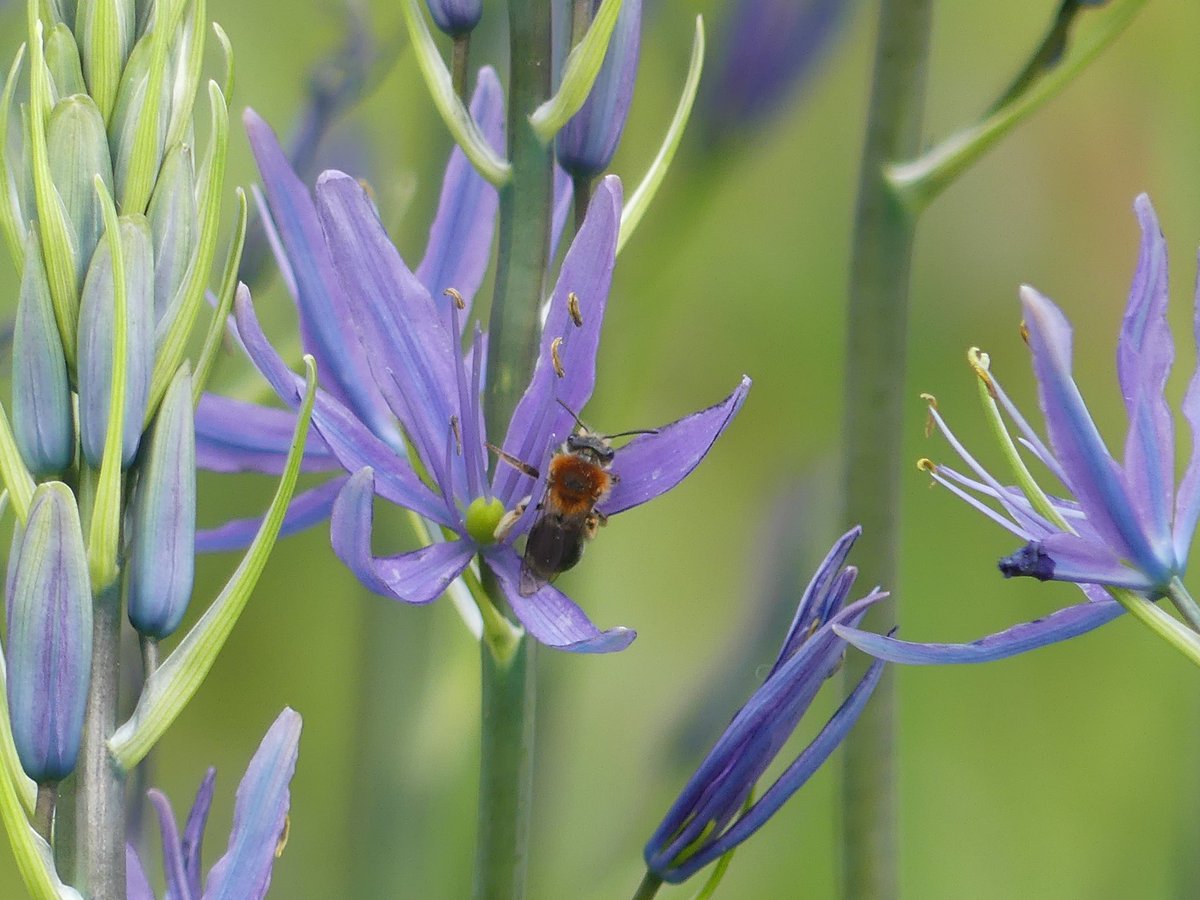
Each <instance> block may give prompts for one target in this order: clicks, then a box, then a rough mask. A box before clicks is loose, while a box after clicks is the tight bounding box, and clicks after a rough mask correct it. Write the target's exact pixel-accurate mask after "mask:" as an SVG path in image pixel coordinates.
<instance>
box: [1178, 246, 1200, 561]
mask: <svg viewBox="0 0 1200 900" xmlns="http://www.w3.org/2000/svg"><path fill="white" fill-rule="evenodd" d="M1193 309H1194V312H1193V323H1192V329H1193V332H1194V335H1195V341H1196V346H1197V348H1200V259H1198V260H1197V263H1196V300H1195V305H1194V307H1193ZM1183 414H1184V416H1185V417H1186V418H1187V420H1188V425H1190V426H1191V431H1192V455H1191V457H1190V458H1189V459H1188V464H1187V470H1186V471H1185V472H1184V475H1183V479H1182V480H1181V481H1180V483H1179V491H1178V493H1177V494H1176V496H1175V534H1174V544H1175V559H1176V560H1178V561H1179V563H1180V569H1181V571H1182V568H1183V563H1184V561H1185V560H1186V559H1187V557H1188V550H1190V549H1191V546H1192V536H1193V535H1194V534H1195V533H1196V522H1197V519H1200V362H1198V363H1197V365H1196V370H1195V371H1194V372H1193V373H1192V378H1191V381H1189V382H1188V388H1187V393H1186V394H1185V395H1184V398H1183Z"/></svg>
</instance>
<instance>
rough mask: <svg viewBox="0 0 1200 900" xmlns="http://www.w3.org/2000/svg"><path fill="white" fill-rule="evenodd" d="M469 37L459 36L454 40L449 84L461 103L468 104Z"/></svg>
mask: <svg viewBox="0 0 1200 900" xmlns="http://www.w3.org/2000/svg"><path fill="white" fill-rule="evenodd" d="M470 60H471V35H469V34H460V35H458V36H457V37H455V38H454V43H453V45H452V46H451V48H450V83H451V84H453V85H454V93H456V94H458V99H459V100H461V101H462V102H463V103H469V102H470V99H471V98H470V97H469V96H468V94H467V92H468V90H469V87H470V85H469V84H468V80H469V77H470Z"/></svg>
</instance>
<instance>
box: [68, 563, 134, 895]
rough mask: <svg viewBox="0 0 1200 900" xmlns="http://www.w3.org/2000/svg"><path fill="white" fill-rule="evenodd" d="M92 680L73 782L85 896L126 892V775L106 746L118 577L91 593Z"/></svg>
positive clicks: (116, 651) (113, 699)
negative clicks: (76, 781) (92, 599)
mask: <svg viewBox="0 0 1200 900" xmlns="http://www.w3.org/2000/svg"><path fill="white" fill-rule="evenodd" d="M92 621H93V626H92V683H91V687H90V689H89V692H88V703H87V716H86V719H85V720H84V726H83V745H82V747H81V749H80V759H79V768H78V770H77V775H78V779H79V781H78V784H77V786H76V798H75V804H76V805H75V814H76V820H75V824H76V833H75V847H76V850H75V852H76V864H77V867H78V868H77V872H76V884H75V886H76V887H77V888H79V889H80V890H81V891H82V892H83V894H84V896H85V897H88V898H90V900H123V898H124V897H125V776H124V773H123V772H121V771H120V770H119V769H118V767H117V765H116V763H115V761H114V760H113V758H112V756H111V755H110V754H109V752H108V739H109V737H111V736H112V733H113V732H114V731H116V729H117V696H118V688H119V685H120V676H121V581H120V579H117V580H116V581H114V582H113V583H112V584H111V585H109V586H108V587H107V588H105V589H104V590H103V591H101V592H100V593H99V594H97V595H96V597H95V598H94V608H93V613H92Z"/></svg>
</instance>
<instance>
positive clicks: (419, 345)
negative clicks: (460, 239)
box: [317, 172, 464, 484]
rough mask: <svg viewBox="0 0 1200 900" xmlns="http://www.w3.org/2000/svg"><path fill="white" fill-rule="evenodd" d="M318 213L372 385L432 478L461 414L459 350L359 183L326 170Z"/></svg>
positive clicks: (320, 189) (320, 183)
mask: <svg viewBox="0 0 1200 900" xmlns="http://www.w3.org/2000/svg"><path fill="white" fill-rule="evenodd" d="M317 209H318V212H319V214H320V216H321V225H322V227H323V228H324V230H325V239H326V241H327V242H328V243H329V248H330V251H331V252H332V254H333V260H334V265H335V266H336V268H337V271H338V273H339V275H340V276H341V278H342V281H343V283H344V284H345V286H346V291H347V293H348V294H349V296H351V297H353V298H354V302H353V303H352V304H351V315H352V316H353V317H354V321H355V323H356V324H357V326H358V334H359V339H360V340H361V341H362V342H363V346H364V347H365V348H366V353H367V361H368V363H369V365H370V366H371V371H372V373H373V374H374V376H375V382H376V384H378V385H379V389H380V391H381V392H382V393H383V395H384V397H385V398H386V399H387V401H388V404H389V405H390V406H391V407H392V411H393V412H394V413H395V414H396V417H397V418H398V419H399V420H400V422H401V424H402V425H403V426H404V430H405V432H406V433H407V435H408V436H409V438H410V439H411V440H412V441H413V443H414V444H415V445H416V447H417V452H418V454H419V455H420V457H421V459H422V460H423V461H424V462H425V463H426V465H428V466H429V467H430V469H431V470H432V471H433V473H434V475H435V476H438V475H439V473H438V469H439V468H440V466H441V459H442V456H443V452H444V450H445V446H446V436H447V433H448V429H449V427H450V420H451V419H452V418H455V417H458V415H459V411H458V404H457V402H456V399H457V394H456V392H455V389H454V385H455V376H454V367H455V366H456V365H461V360H460V359H459V356H460V350H459V348H457V347H454V346H452V343H451V340H450V333H449V332H448V331H447V330H446V328H445V326H444V325H443V324H442V319H441V316H440V315H439V314H438V312H437V309H436V307H435V306H434V305H433V300H432V299H431V298H430V296H429V292H428V291H427V290H425V286H424V285H422V284H421V283H420V282H419V281H418V280H417V278H416V276H415V275H413V274H412V272H410V271H409V269H408V266H406V265H405V264H404V260H402V259H401V258H400V254H399V253H398V252H397V250H396V248H395V246H393V244H392V241H391V239H390V238H389V237H388V235H387V232H386V231H385V230H384V228H383V224H382V223H381V222H380V221H379V215H378V213H377V212H376V210H375V207H374V205H373V204H372V203H371V200H370V198H369V197H368V196H367V194H366V192H365V191H364V190H363V188H362V185H360V184H359V183H358V182H357V181H355V180H354V179H353V178H351V177H350V176H349V175H345V174H343V173H341V172H326V173H325V174H323V175H322V176H321V178H320V180H319V181H318V182H317ZM459 474H460V473H457V472H456V473H455V476H456V478H455V480H458V477H457V476H458V475H459ZM437 480H438V482H439V483H441V482H443V481H444V479H442V478H441V477H438V478H437ZM459 483H460V484H461V483H464V482H462V481H459Z"/></svg>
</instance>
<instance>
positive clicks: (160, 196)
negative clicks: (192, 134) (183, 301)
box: [146, 144, 199, 322]
mask: <svg viewBox="0 0 1200 900" xmlns="http://www.w3.org/2000/svg"><path fill="white" fill-rule="evenodd" d="M146 215H147V216H148V217H149V219H150V232H151V234H152V235H153V240H154V320H155V322H158V321H159V320H160V319H161V318H162V316H163V314H164V313H165V312H166V311H167V309H168V308H169V307H170V305H171V300H172V299H173V298H174V296H175V292H176V291H178V290H179V285H180V284H182V283H183V276H184V275H185V274H187V270H188V266H189V264H190V263H191V261H192V254H193V252H194V249H195V246H196V244H197V241H198V235H197V231H198V230H199V224H198V223H199V219H198V214H197V212H196V187H195V178H194V177H193V175H192V151H191V148H189V147H188V146H187V145H186V144H178V145H176V146H175V148H174V149H173V150H172V151H171V152H170V153H168V154H167V158H166V159H165V160H164V161H163V167H162V172H160V173H159V176H158V183H157V184H156V185H155V188H154V196H153V197H152V198H151V200H150V208H149V210H147V212H146Z"/></svg>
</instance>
